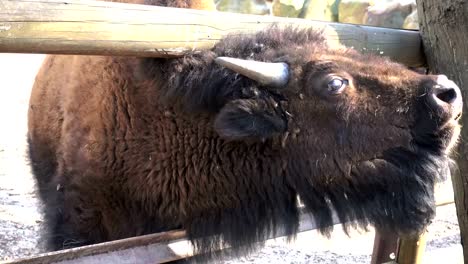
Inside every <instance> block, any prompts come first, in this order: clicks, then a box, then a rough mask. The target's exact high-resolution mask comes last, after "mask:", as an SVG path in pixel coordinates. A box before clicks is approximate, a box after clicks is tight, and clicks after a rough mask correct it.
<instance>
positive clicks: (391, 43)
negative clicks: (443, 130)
mask: <svg viewBox="0 0 468 264" xmlns="http://www.w3.org/2000/svg"><path fill="white" fill-rule="evenodd" d="M275 23H280V25H281V26H287V25H292V26H296V27H313V28H316V29H317V30H322V31H323V32H324V34H325V36H326V38H327V41H328V42H330V44H331V45H332V46H333V45H339V44H342V45H346V46H348V47H353V48H355V49H356V50H359V51H363V52H368V53H374V54H378V55H382V56H388V57H390V58H391V59H393V60H395V61H398V62H401V63H404V64H406V65H408V66H413V67H418V66H422V65H424V64H425V61H424V56H423V53H422V51H421V39H420V36H419V34H418V32H417V31H409V30H398V29H386V28H378V27H369V26H360V25H350V24H339V23H327V22H320V21H311V20H305V19H293V18H282V17H273V16H254V15H244V14H234V13H222V12H210V11H201V10H191V9H178V8H167V7H157V6H144V5H135V4H123V3H112V2H102V1H90V0H48V1H39V0H0V52H18V53H49V54H89V55H121V56H126V55H128V56H147V57H170V56H181V55H183V54H184V53H186V52H189V51H192V50H200V49H209V48H211V47H213V45H214V44H215V43H216V42H217V41H218V40H219V39H220V38H222V37H223V36H226V35H227V34H249V33H252V32H255V31H258V30H261V29H264V28H266V27H268V26H271V25H272V24H275Z"/></svg>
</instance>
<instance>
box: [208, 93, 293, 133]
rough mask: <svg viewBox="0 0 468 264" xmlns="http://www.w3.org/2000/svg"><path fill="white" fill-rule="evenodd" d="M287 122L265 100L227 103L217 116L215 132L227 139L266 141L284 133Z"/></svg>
mask: <svg viewBox="0 0 468 264" xmlns="http://www.w3.org/2000/svg"><path fill="white" fill-rule="evenodd" d="M286 122H287V121H286V120H285V119H284V118H283V117H282V115H281V114H280V113H279V112H278V111H277V110H276V109H275V107H274V106H272V105H270V104H268V103H267V102H265V101H263V100H252V99H240V100H234V101H231V102H229V103H227V104H226V105H225V106H224V107H223V108H221V110H220V111H219V113H218V114H217V116H216V118H215V122H214V128H215V131H216V132H217V133H218V134H219V135H220V136H221V137H222V138H225V139H230V140H239V139H245V138H257V139H264V138H270V137H272V136H274V135H277V134H280V133H283V132H285V131H286V129H287V123H286Z"/></svg>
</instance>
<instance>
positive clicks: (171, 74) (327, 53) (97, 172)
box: [28, 27, 459, 253]
mask: <svg viewBox="0 0 468 264" xmlns="http://www.w3.org/2000/svg"><path fill="white" fill-rule="evenodd" d="M217 56H230V57H236V58H243V59H254V60H259V61H270V62H272V61H273V62H274V61H281V62H286V63H288V64H289V66H290V73H291V78H290V81H289V83H288V85H287V86H286V87H283V88H280V89H273V88H272V87H262V86H259V85H258V84H257V83H255V82H254V81H252V80H249V79H248V78H246V77H243V76H241V75H239V74H236V73H234V72H232V71H231V70H228V69H225V68H223V67H221V66H219V65H217V64H216V63H215V62H214V58H216V57H217ZM327 73H333V74H337V75H340V76H343V77H346V78H347V79H349V81H350V85H349V87H347V88H346V89H345V90H344V91H343V93H341V94H338V95H330V94H328V93H327V92H326V91H327V90H326V85H324V83H323V78H324V77H323V76H325V75H326V74H327ZM433 84H434V80H433V79H431V77H430V76H425V75H420V74H417V73H415V72H412V71H410V70H408V69H406V68H405V67H404V66H401V65H398V64H396V63H393V62H390V61H389V60H387V59H384V58H380V57H376V56H371V55H362V54H359V53H358V52H356V51H354V50H350V49H344V48H343V49H339V50H333V49H329V48H328V47H327V45H326V44H325V42H324V41H323V37H322V36H321V35H320V34H319V33H318V32H315V31H313V30H297V29H292V28H287V29H279V28H276V27H273V28H271V29H269V30H265V31H263V32H260V33H257V34H256V35H245V36H230V37H227V38H225V39H223V40H221V41H220V42H219V43H218V44H217V45H216V46H215V47H214V48H213V49H212V50H209V51H199V52H194V53H193V54H188V55H187V56H185V57H182V58H177V59H138V58H125V57H97V56H95V57H90V56H73V57H71V56H50V57H48V58H47V59H46V61H45V63H44V65H43V67H42V69H41V71H40V72H39V74H38V77H37V80H36V83H35V86H34V88H33V91H32V95H31V101H30V111H29V134H28V135H29V143H30V144H29V147H30V158H31V161H32V168H33V172H34V175H35V177H36V179H37V182H38V190H39V193H40V195H41V198H42V200H43V202H44V213H45V217H46V219H45V223H46V231H45V233H44V238H45V239H46V240H47V242H48V249H50V250H57V249H62V248H69V247H74V246H79V245H86V244H93V243H99V242H104V241H109V240H114V239H120V238H126V237H130V236H136V235H143V234H148V233H152V232H160V231H165V230H170V229H176V228H183V229H186V230H187V232H188V235H189V237H190V239H191V240H192V241H193V242H194V245H195V247H196V249H197V250H198V251H199V252H212V251H213V250H216V249H218V248H219V247H220V246H222V245H229V246H232V247H233V248H234V249H235V250H236V251H237V252H238V253H246V252H250V251H251V250H253V249H255V247H256V246H255V245H258V244H254V242H256V241H261V240H263V239H264V238H266V237H268V236H269V235H271V234H273V233H274V232H275V231H276V230H278V228H284V229H285V230H286V233H287V234H288V235H290V236H293V235H294V234H295V232H296V231H297V228H298V216H299V211H298V208H297V199H296V198H297V196H299V197H300V199H301V201H302V202H303V203H304V204H305V207H306V210H307V211H308V212H310V215H311V217H313V219H314V220H315V221H316V223H317V224H318V226H319V228H320V230H321V231H322V232H323V233H324V234H328V233H329V232H330V231H331V225H332V210H335V211H336V212H337V214H338V216H339V218H340V220H341V221H342V222H343V223H344V227H345V228H347V227H350V226H351V227H363V228H365V227H367V226H368V225H373V226H376V227H378V228H380V229H383V230H387V231H392V232H398V233H403V234H408V233H414V232H419V231H421V230H422V229H423V228H424V227H425V226H426V225H427V224H428V223H429V221H430V220H431V218H432V217H433V215H434V197H433V187H434V182H435V181H436V180H438V179H439V178H441V177H443V176H444V175H445V174H446V172H447V166H448V157H447V153H449V149H447V148H448V146H449V145H450V146H451V145H453V144H452V142H453V141H454V140H455V139H456V138H457V136H458V133H459V128H458V125H457V124H456V123H455V122H454V121H453V120H452V121H451V119H452V118H453V117H452V116H444V115H440V114H438V113H437V112H436V111H434V110H432V109H430V107H429V106H428V104H427V103H426V98H425V97H424V93H425V91H426V90H427V87H429V86H430V85H433Z"/></svg>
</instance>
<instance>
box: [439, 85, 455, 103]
mask: <svg viewBox="0 0 468 264" xmlns="http://www.w3.org/2000/svg"><path fill="white" fill-rule="evenodd" d="M435 96H436V97H437V98H438V99H439V100H441V101H443V102H446V103H448V104H451V103H453V102H454V101H455V99H457V92H456V91H455V89H453V88H439V89H436V92H435Z"/></svg>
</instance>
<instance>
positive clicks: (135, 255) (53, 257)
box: [0, 212, 340, 264]
mask: <svg viewBox="0 0 468 264" xmlns="http://www.w3.org/2000/svg"><path fill="white" fill-rule="evenodd" d="M333 223H334V224H339V223H340V221H339V220H338V217H337V216H336V214H333ZM314 229H317V226H316V224H315V222H314V221H313V220H312V217H310V215H308V214H307V213H304V212H301V216H300V222H299V232H305V231H309V230H314ZM282 236H285V232H284V231H283V230H279V231H278V232H276V234H275V235H271V236H270V239H273V238H275V237H282ZM223 250H224V249H223ZM226 250H229V249H226ZM192 256H194V252H193V250H192V247H191V244H190V242H189V241H188V240H187V238H186V233H185V231H183V230H174V231H168V232H162V233H157V234H151V235H145V236H139V237H132V238H127V239H121V240H115V241H110V242H105V243H101V244H95V245H90V246H83V247H78V248H73V249H67V250H61V251H56V252H50V253H45V254H41V255H37V256H34V257H30V258H23V259H17V260H13V261H6V262H1V261H0V263H1V264H6V263H8V264H20V263H21V264H40V263H54V264H85V263H86V264H94V263H112V264H120V263H166V262H171V261H175V260H180V259H184V258H188V257H192ZM119 260H122V261H123V262H119Z"/></svg>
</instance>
